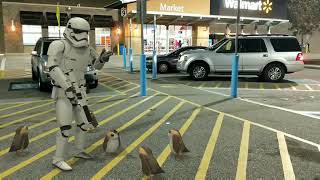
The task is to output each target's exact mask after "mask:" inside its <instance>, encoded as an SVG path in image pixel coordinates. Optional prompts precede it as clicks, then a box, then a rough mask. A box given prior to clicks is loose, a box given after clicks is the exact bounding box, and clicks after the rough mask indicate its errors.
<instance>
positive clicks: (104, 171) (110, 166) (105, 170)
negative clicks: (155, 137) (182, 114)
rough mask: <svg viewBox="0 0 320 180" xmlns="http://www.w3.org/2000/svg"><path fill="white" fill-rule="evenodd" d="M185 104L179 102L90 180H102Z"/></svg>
mask: <svg viewBox="0 0 320 180" xmlns="http://www.w3.org/2000/svg"><path fill="white" fill-rule="evenodd" d="M184 103H185V102H184V101H183V102H180V103H179V104H178V105H177V106H175V107H174V108H173V109H172V110H171V111H170V112H168V113H167V114H166V115H165V116H164V117H162V118H161V119H160V120H159V121H158V122H157V123H156V124H154V125H153V126H152V127H151V128H150V129H148V130H147V131H146V132H145V133H143V134H142V135H141V136H140V137H139V138H138V139H137V140H135V141H134V142H133V143H131V144H130V145H129V146H128V147H127V148H126V149H125V150H123V151H122V152H121V153H120V154H119V155H118V156H117V157H115V158H114V159H113V160H112V161H110V162H109V163H108V164H107V165H106V166H104V167H103V168H102V169H101V170H100V171H98V172H97V173H96V174H95V175H94V176H93V177H92V178H91V180H97V179H102V177H104V176H105V175H106V174H108V172H110V171H111V170H112V169H113V168H114V167H115V166H116V165H117V164H119V163H120V162H121V161H122V160H123V159H124V158H125V157H126V156H127V155H128V154H129V153H131V152H132V151H133V150H134V149H135V148H136V147H137V146H139V145H140V144H141V143H142V142H143V141H144V140H145V139H146V138H148V137H149V136H150V135H151V134H152V133H154V132H155V131H156V130H157V129H158V128H159V127H160V126H161V125H162V124H163V123H164V122H166V121H167V120H168V119H169V118H170V117H171V116H172V115H173V114H174V113H175V112H177V111H178V110H179V109H180V108H181V107H182V105H183V104H184Z"/></svg>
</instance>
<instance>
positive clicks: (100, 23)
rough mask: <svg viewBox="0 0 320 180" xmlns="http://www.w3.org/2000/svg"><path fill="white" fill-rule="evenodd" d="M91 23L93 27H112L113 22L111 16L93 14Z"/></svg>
mask: <svg viewBox="0 0 320 180" xmlns="http://www.w3.org/2000/svg"><path fill="white" fill-rule="evenodd" d="M92 25H93V26H94V27H113V26H114V22H113V18H112V16H103V15H94V16H93V19H92Z"/></svg>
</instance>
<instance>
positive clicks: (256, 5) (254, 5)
mask: <svg viewBox="0 0 320 180" xmlns="http://www.w3.org/2000/svg"><path fill="white" fill-rule="evenodd" d="M224 5H225V8H227V9H238V1H237V0H224ZM272 5H273V3H272V2H271V1H270V0H266V1H264V2H262V1H257V2H252V1H240V9H243V10H250V11H264V12H265V13H269V12H270V11H272Z"/></svg>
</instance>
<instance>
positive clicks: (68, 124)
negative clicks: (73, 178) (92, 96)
mask: <svg viewBox="0 0 320 180" xmlns="http://www.w3.org/2000/svg"><path fill="white" fill-rule="evenodd" d="M89 30H90V25H89V23H88V22H87V21H86V20H85V19H82V18H78V17H76V18H72V19H70V20H69V21H68V23H67V26H66V29H65V31H64V33H63V36H64V37H65V39H63V40H57V41H54V42H52V43H51V45H50V47H49V50H48V56H49V58H48V66H49V74H50V77H51V79H52V84H53V85H54V86H53V89H52V98H53V99H55V101H56V116H57V122H58V125H59V127H60V131H58V133H57V136H56V152H55V155H54V157H53V162H52V163H53V165H54V166H56V167H58V168H60V169H61V170H64V171H70V170H72V168H71V167H70V166H69V165H68V164H67V163H66V162H65V159H64V156H65V155H66V153H67V152H66V148H67V145H68V138H69V137H71V136H73V135H74V136H75V146H76V152H75V154H74V156H75V157H77V158H82V159H91V158H92V156H91V155H89V154H87V153H86V152H85V151H84V143H85V135H86V132H87V131H88V130H89V129H92V128H94V126H95V123H93V122H92V121H91V120H92V119H93V118H92V113H91V112H90V111H89V109H88V105H87V95H86V81H85V78H84V74H85V72H86V70H87V67H88V66H90V65H91V66H93V67H94V68H95V69H98V70H100V69H102V68H103V66H104V64H105V63H106V62H108V61H109V57H110V56H111V52H106V50H105V49H104V50H103V51H102V53H101V54H100V56H98V55H97V53H96V51H95V50H94V49H93V48H91V47H90V46H89V42H88V32H89ZM74 120H75V125H74V126H72V122H73V121H74Z"/></svg>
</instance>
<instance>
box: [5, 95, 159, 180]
mask: <svg viewBox="0 0 320 180" xmlns="http://www.w3.org/2000/svg"><path fill="white" fill-rule="evenodd" d="M157 94H160V93H156V94H155V95H153V96H150V97H148V98H146V99H144V100H142V101H139V102H138V103H136V104H134V105H132V106H130V107H128V108H126V109H124V110H122V111H119V112H118V113H116V114H114V115H112V116H110V117H109V118H107V119H105V120H103V121H100V123H99V124H100V126H101V125H104V124H106V123H108V122H109V121H111V120H112V119H114V118H115V117H117V116H120V115H122V114H124V113H125V112H127V111H129V110H130V109H132V108H133V107H136V106H139V105H140V104H142V103H143V102H146V101H148V100H150V99H151V98H153V97H154V96H156V95H157ZM71 141H74V136H73V137H71V138H69V142H71ZM55 149H56V146H55V145H54V146H51V147H50V148H48V149H46V150H44V151H42V152H40V153H39V154H37V155H35V156H33V157H32V158H30V159H27V160H25V161H23V162H21V163H19V164H18V165H16V166H13V167H11V168H9V169H7V170H5V171H4V172H2V173H0V179H2V178H5V177H7V176H9V175H11V174H13V173H15V172H16V171H18V170H20V169H22V168H24V167H26V166H28V165H30V164H31V163H33V162H35V161H37V160H39V159H41V158H42V157H44V156H46V155H48V154H50V153H52V152H53V151H54V150H55Z"/></svg>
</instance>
